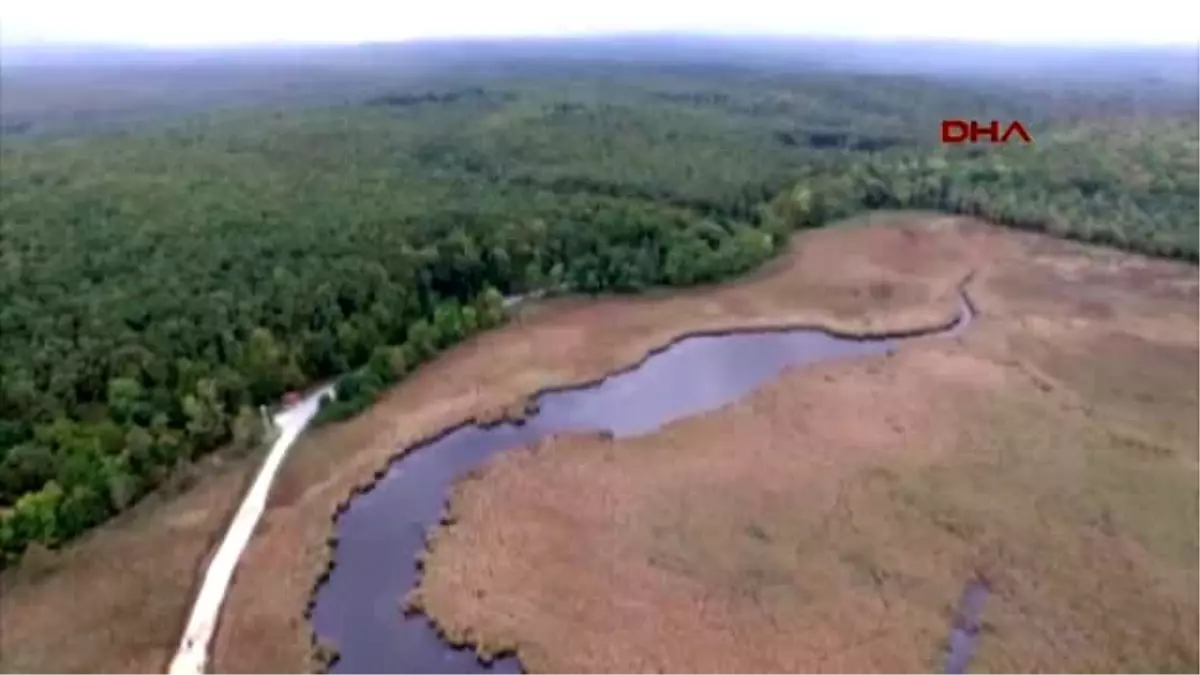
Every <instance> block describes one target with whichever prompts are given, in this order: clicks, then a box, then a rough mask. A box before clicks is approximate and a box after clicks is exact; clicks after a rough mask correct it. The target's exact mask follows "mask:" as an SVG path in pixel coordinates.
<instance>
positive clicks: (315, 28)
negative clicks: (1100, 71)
mask: <svg viewBox="0 0 1200 675" xmlns="http://www.w3.org/2000/svg"><path fill="white" fill-rule="evenodd" d="M1198 7H1200V3H1197V2H1196V0H1184V1H1183V2H1176V1H1172V0H1138V1H1137V2H1122V1H1121V0H1110V1H1109V2H1103V1H1098V0H1088V1H1085V2H1075V1H1068V0H1005V1H999V0H994V1H991V2H988V1H987V0H961V1H956V2H949V1H947V0H865V1H864V0H807V1H806V0H732V1H726V2H715V1H713V0H691V1H684V0H599V1H598V2H597V1H595V0H474V1H465V0H391V1H390V2H388V1H385V0H0V41H3V42H4V43H7V44H16V43H27V42H107V43H133V44H144V45H160V46H170V45H178V46H183V45H209V44H236V43H269V42H329V43H346V42H368V41H388V40H398V39H405V38H411V37H435V36H436V37H444V36H468V35H470V36H479V35H551V34H564V33H587V32H617V31H638V30H672V31H697V32H734V33H773V34H781V33H782V34H798V35H830V36H861V37H911V38H917V37H925V38H962V39H971V40H994V41H1006V42H1007V41H1014V42H1050V41H1054V42H1088V43H1094V42H1118V43H1192V44H1194V43H1196V42H1198V41H1200V12H1198V11H1197V8H1198Z"/></svg>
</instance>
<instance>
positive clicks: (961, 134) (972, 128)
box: [942, 120, 1033, 145]
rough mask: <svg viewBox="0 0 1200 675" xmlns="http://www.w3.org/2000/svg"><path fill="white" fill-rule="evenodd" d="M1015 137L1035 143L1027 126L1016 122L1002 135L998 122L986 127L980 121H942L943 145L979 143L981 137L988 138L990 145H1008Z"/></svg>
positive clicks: (992, 122)
mask: <svg viewBox="0 0 1200 675" xmlns="http://www.w3.org/2000/svg"><path fill="white" fill-rule="evenodd" d="M1014 135H1015V136H1019V137H1020V138H1021V140H1022V141H1025V142H1026V143H1032V142H1033V137H1032V136H1030V135H1029V132H1028V131H1026V130H1025V125H1023V124H1021V123H1020V122H1018V121H1016V120H1013V121H1012V122H1011V123H1010V124H1009V125H1008V127H1007V128H1006V129H1005V130H1004V133H1003V134H1001V133H1000V122H999V121H997V120H992V121H991V122H988V123H987V125H986V126H984V125H981V124H980V123H979V121H978V120H942V143H946V144H949V145H957V144H959V143H978V142H979V138H980V136H985V137H987V139H988V142H990V143H1008V141H1009V139H1010V138H1012V137H1013V136H1014Z"/></svg>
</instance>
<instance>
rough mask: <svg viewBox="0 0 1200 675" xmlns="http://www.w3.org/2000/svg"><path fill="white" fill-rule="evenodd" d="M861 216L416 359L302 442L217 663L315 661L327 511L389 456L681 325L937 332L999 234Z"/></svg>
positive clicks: (246, 570) (231, 610) (952, 224)
mask: <svg viewBox="0 0 1200 675" xmlns="http://www.w3.org/2000/svg"><path fill="white" fill-rule="evenodd" d="M869 220H871V221H873V222H874V226H866V227H854V226H845V227H834V228H829V229H824V230H818V231H812V232H807V233H804V234H802V235H799V236H798V237H797V238H796V240H795V245H794V246H793V248H792V249H791V250H790V251H789V252H788V253H787V254H785V256H784V257H783V258H781V259H780V260H778V261H775V262H774V263H773V264H772V265H771V266H770V268H769V269H768V270H765V271H763V272H762V273H759V274H755V275H753V277H752V278H750V279H747V280H744V281H741V282H738V283H734V284H730V285H726V286H717V287H710V288H705V289H700V290H696V291H684V292H680V293H675V294H671V295H668V296H660V297H651V298H605V299H599V300H585V299H576V298H562V299H553V300H548V301H546V302H544V303H539V304H538V305H537V306H536V308H535V309H534V308H531V310H532V311H527V312H522V313H520V314H519V315H518V317H517V319H516V320H515V321H514V322H513V324H512V325H510V326H509V327H507V328H505V329H503V330H500V331H495V332H492V333H488V334H484V335H481V336H478V337H476V338H474V339H472V340H471V341H469V342H468V343H466V344H464V345H461V346H459V347H457V348H455V349H453V350H451V351H450V352H449V353H447V354H446V355H444V356H443V357H442V358H440V359H438V360H437V361H435V362H433V363H431V364H430V365H429V366H427V367H425V368H422V369H421V370H420V371H418V372H417V373H415V374H414V375H413V377H412V378H410V379H409V380H408V381H406V382H405V383H404V384H402V385H400V386H399V387H396V388H394V389H393V390H391V391H390V392H389V393H388V395H387V396H386V397H385V398H384V399H383V400H382V401H380V403H379V404H377V405H376V406H375V407H373V408H372V409H370V410H368V411H366V412H365V413H364V414H363V415H362V416H360V417H359V418H356V419H355V420H352V421H350V422H348V423H346V424H342V425H335V426H331V427H328V428H325V429H320V430H316V431H314V432H313V433H312V434H310V435H307V436H306V437H305V438H304V439H301V441H300V442H299V443H298V444H297V446H296V448H295V449H294V450H293V454H292V457H291V459H290V460H289V463H288V465H287V466H286V467H285V468H284V470H283V472H282V473H281V475H280V477H279V482H278V487H277V489H276V491H275V493H274V494H273V496H272V500H271V505H270V506H269V507H268V511H267V514H266V516H265V517H264V528H263V531H262V532H260V534H259V536H257V537H256V538H255V540H254V541H253V542H252V543H251V545H250V546H249V547H248V548H247V550H246V553H245V556H244V558H243V563H242V569H241V570H240V572H239V575H238V579H237V580H236V581H235V583H234V587H233V589H232V591H231V594H230V596H229V599H228V600H227V603H228V604H227V611H226V614H225V616H224V617H223V619H222V625H221V628H220V629H219V631H218V636H217V640H216V647H215V666H216V668H217V669H219V670H222V671H252V670H263V669H266V670H279V669H284V670H288V669H302V668H312V667H314V665H315V664H314V663H313V662H312V661H311V656H312V653H313V649H312V647H313V645H312V633H311V631H310V629H309V626H308V625H307V623H306V622H304V621H303V619H302V617H303V614H304V612H305V610H306V607H307V604H308V602H309V599H310V596H311V592H312V590H313V587H314V582H315V581H316V579H317V578H318V577H319V576H320V575H321V574H322V572H323V570H324V569H325V567H326V564H327V561H328V555H329V552H328V547H327V539H328V538H329V536H330V535H331V534H332V528H331V516H332V514H333V513H335V512H336V511H337V510H338V509H339V505H341V504H343V503H344V502H345V501H346V500H347V498H348V497H350V496H351V495H352V494H353V493H354V492H356V491H358V490H359V489H360V488H361V487H362V486H365V485H368V484H369V483H371V482H372V481H373V480H374V479H375V477H376V474H377V473H378V472H380V471H381V470H382V469H383V468H384V467H385V466H386V463H387V461H388V459H389V458H390V457H391V456H392V455H394V454H395V453H396V452H397V450H398V449H401V448H404V447H408V446H410V445H412V444H413V443H415V442H416V441H418V440H420V439H422V438H426V437H429V436H432V435H434V434H435V433H437V432H439V431H441V430H442V429H444V428H446V427H450V426H453V425H456V424H459V423H461V422H463V421H464V420H467V419H471V418H474V419H480V420H483V419H497V418H499V417H500V416H501V415H502V414H503V413H504V411H506V410H511V409H514V408H516V409H519V408H520V404H521V402H522V401H523V400H524V399H525V397H527V396H529V395H530V394H532V393H533V392H535V391H537V390H539V389H542V388H544V387H547V386H551V385H565V384H569V383H575V382H582V381H587V380H592V379H595V378H598V377H600V376H602V375H603V374H605V373H608V372H611V371H614V370H617V369H619V368H621V367H624V366H627V365H629V364H631V363H634V362H636V361H637V360H639V359H640V358H641V357H643V356H644V355H645V354H646V353H647V352H649V351H650V350H652V349H654V348H656V347H660V346H661V345H663V344H665V343H667V342H669V341H670V340H671V339H673V338H675V337H677V336H678V335H680V334H682V333H688V332H696V331H713V330H724V329H733V328H739V327H740V328H748V327H767V326H778V325H781V324H783V325H803V324H807V325H820V326H825V327H828V328H831V329H833V330H838V331H841V332H846V333H864V332H885V331H894V330H906V329H909V330H910V329H915V328H923V327H928V326H930V325H936V324H938V323H940V322H942V321H944V320H945V319H946V318H947V317H949V316H953V315H954V312H955V309H956V304H957V291H956V289H957V285H958V283H959V282H960V281H961V280H962V278H963V277H964V276H966V274H967V273H968V272H969V271H970V270H971V269H972V268H973V267H974V263H975V262H976V261H978V260H982V259H983V257H984V256H985V255H986V252H987V249H988V247H989V245H990V244H991V242H992V241H993V238H994V237H995V236H1003V235H998V234H997V233H998V232H999V231H996V230H993V229H992V228H989V227H987V226H985V225H982V224H980V223H976V222H973V221H967V220H963V219H953V218H943V217H939V218H933V219H929V218H925V217H922V216H920V215H913V214H900V215H895V214H888V215H878V216H875V217H874V218H872V219H869ZM399 601H400V599H399V598H397V599H396V602H397V603H399ZM397 606H398V605H397ZM292 617H296V618H295V619H293V618H292Z"/></svg>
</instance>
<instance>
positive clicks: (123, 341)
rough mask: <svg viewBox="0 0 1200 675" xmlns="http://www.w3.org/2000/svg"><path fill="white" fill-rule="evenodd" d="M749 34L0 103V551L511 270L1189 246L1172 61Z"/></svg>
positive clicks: (1185, 99) (1193, 126) (350, 402)
mask: <svg viewBox="0 0 1200 675" xmlns="http://www.w3.org/2000/svg"><path fill="white" fill-rule="evenodd" d="M314 58H315V57H314ZM755 58H756V59H757V60H756V61H755V62H754V63H743V62H738V61H737V60H736V59H731V60H730V61H731V62H730V63H724V64H723V63H717V62H713V60H714V59H712V58H709V60H706V61H696V62H688V61H686V60H685V59H679V58H676V59H661V60H659V61H648V60H644V61H642V62H631V61H630V60H629V59H624V60H618V59H610V60H604V59H603V58H601V56H599V55H595V54H593V55H591V56H589V57H588V58H578V59H575V60H571V61H550V60H545V59H537V58H532V57H530V56H529V55H527V54H524V53H522V54H520V55H515V56H512V57H511V61H509V62H505V61H504V60H503V59H502V58H500V57H497V56H496V55H495V54H491V53H490V52H489V53H488V54H487V58H486V59H485V58H481V59H480V61H479V62H478V63H476V64H475V65H474V66H471V64H470V63H466V64H465V65H464V62H463V59H462V58H458V59H457V60H456V61H455V62H454V67H453V68H447V69H446V70H445V72H443V73H441V74H440V75H436V76H429V77H425V78H423V79H422V78H415V79H414V78H408V77H406V78H400V80H396V81H394V82H393V81H390V80H389V81H388V82H386V85H387V86H384V84H385V83H384V82H383V81H382V80H380V81H379V82H377V83H376V86H375V88H374V90H370V89H371V88H370V87H368V86H367V85H366V84H364V83H363V82H361V81H359V80H362V79H363V78H361V77H359V78H358V80H356V83H355V85H354V87H351V88H349V89H346V88H341V89H337V90H336V91H335V92H333V93H329V94H328V96H327V97H326V100H324V101H320V100H318V101H315V102H314V101H312V100H308V99H306V101H305V102H304V103H303V104H301V103H299V102H296V101H291V102H290V103H288V104H287V105H280V104H277V101H276V100H275V99H271V100H270V101H267V100H264V101H261V102H259V104H247V105H242V106H239V107H236V108H226V109H218V108H203V107H197V108H195V109H192V110H189V111H187V112H186V114H179V115H175V116H170V117H169V118H166V119H161V120H158V121H156V122H154V123H141V124H138V125H133V126H122V125H114V126H111V127H104V128H96V129H88V130H85V131H84V132H79V131H78V130H75V131H73V132H71V133H67V132H61V133H28V132H29V131H30V129H32V128H33V127H36V126H37V123H36V120H37V117H36V115H35V114H34V113H33V112H30V111H36V110H37V106H31V107H27V108H24V109H22V110H23V112H22V113H21V115H15V114H9V115H7V116H6V119H5V126H4V128H5V129H8V132H7V133H6V135H5V136H4V137H3V138H4V144H3V150H2V156H0V162H2V164H0V166H3V184H2V193H0V235H2V236H0V383H2V384H0V551H2V552H3V554H4V556H5V559H6V560H9V561H11V560H12V559H15V558H16V557H18V556H19V555H20V554H21V552H22V551H23V550H24V549H25V548H26V547H27V546H28V545H29V544H30V543H34V542H36V543H39V544H42V545H48V546H55V545H58V544H60V543H62V542H65V541H67V540H68V539H70V538H71V537H73V536H75V535H77V534H79V533H81V532H83V531H84V530H86V529H88V528H89V527H92V526H94V525H96V524H98V523H101V522H103V521H104V520H106V519H107V518H109V517H111V516H112V515H114V514H116V513H118V512H120V511H122V510H123V509H126V508H128V507H129V506H130V505H131V504H133V503H134V502H135V501H137V500H138V499H139V498H140V497H141V496H143V495H145V494H146V493H147V492H148V491H150V490H153V489H155V488H156V487H157V486H159V485H160V484H162V483H163V482H164V481H165V480H167V478H168V477H169V476H170V475H171V474H172V472H174V471H177V470H179V468H180V467H181V465H186V464H187V463H189V462H192V461H194V460H196V459H197V458H198V457H200V456H202V455H203V454H205V453H208V452H210V451H212V450H214V449H215V448H217V447H221V446H225V445H229V444H234V445H237V446H240V447H244V448H252V447H255V446H256V445H257V444H259V443H260V442H261V440H262V436H263V434H264V431H265V430H264V429H263V428H262V426H261V416H260V414H259V412H258V406H260V405H263V404H270V403H272V402H274V401H276V400H278V398H279V397H280V396H281V394H283V393H284V392H285V391H288V390H292V389H298V388H302V387H305V386H308V385H311V384H313V383H316V382H320V381H325V380H328V379H330V378H334V377H337V378H339V379H338V384H337V392H338V396H337V399H336V400H335V401H333V402H330V403H329V404H328V405H327V406H326V407H324V408H323V409H322V411H321V413H320V417H321V419H322V420H323V421H328V420H333V419H338V418H342V417H346V416H348V415H352V414H353V413H354V412H356V411H357V410H359V409H361V408H362V407H364V406H366V405H368V404H369V403H370V402H371V401H373V400H374V397H375V396H376V395H377V394H378V393H379V392H380V391H381V390H382V389H383V388H385V387H386V386H387V385H389V384H391V383H393V382H395V381H397V380H398V379H400V378H402V377H403V376H404V375H405V374H406V373H407V372H409V371H411V370H412V369H413V368H415V367H416V366H418V365H419V364H420V363H422V362H423V361H426V360H428V359H429V358H431V357H433V356H434V355H436V354H437V353H438V352H439V351H441V350H443V349H445V348H447V347H449V346H451V345H453V344H455V343H457V342H459V341H461V340H462V339H464V338H465V337H466V336H468V335H470V334H472V333H474V332H476V331H479V330H482V329H486V328H488V327H492V326H495V325H497V324H499V323H501V322H502V321H503V320H504V307H503V306H504V296H508V295H514V294H521V293H526V292H531V291H550V292H580V293H598V292H634V291H638V290H640V289H643V288H646V287H648V286H676V285H687V284H694V283H699V282H705V281H713V280H717V279H722V278H726V277H728V276H730V275H734V274H737V273H740V272H743V271H746V270H749V269H750V268H752V267H754V266H756V265H758V264H759V263H761V262H762V261H764V260H765V259H767V258H768V257H770V256H771V255H773V254H774V253H776V252H777V251H779V250H780V249H781V248H782V247H783V246H784V245H785V244H786V242H787V240H788V236H789V234H790V233H791V232H793V231H794V230H796V229H799V228H808V227H818V226H821V225H824V224H826V223H829V222H831V221H834V220H836V219H838V218H841V217H843V216H847V215H850V214H853V213H855V212H858V211H861V210H864V209H874V208H919V209H934V210H941V211H946V212H953V213H967V214H974V215H979V216H982V217H985V218H988V219H991V220H994V221H996V222H999V223H1002V224H1005V225H1010V226H1013V227H1020V228H1025V229H1030V230H1040V231H1047V232H1051V233H1054V234H1056V235H1059V236H1064V237H1069V238H1075V239H1079V240H1082V241H1087V242H1094V243H1099V244H1104V245H1110V246H1116V247H1121V248H1125V249H1129V250H1133V251H1139V252H1143V253H1147V254H1152V255H1159V256H1167V257H1173V258H1180V259H1185V260H1190V261H1193V262H1194V261H1196V260H1197V254H1198V250H1200V244H1198V238H1197V224H1198V222H1200V204H1198V199H1197V192H1196V186H1197V183H1198V180H1200V176H1198V169H1197V157H1198V153H1200V145H1198V130H1197V110H1196V96H1195V82H1194V81H1193V82H1192V83H1191V85H1189V86H1190V88H1189V86H1182V88H1179V89H1175V88H1173V87H1174V86H1175V85H1174V84H1172V83H1171V82H1170V81H1169V80H1164V79H1163V78H1161V77H1160V78H1151V79H1150V80H1146V79H1145V78H1142V77H1141V76H1137V77H1131V78H1130V79H1129V80H1128V81H1125V82H1116V83H1114V82H1106V83H1104V86H1099V85H1095V84H1094V83H1093V84H1089V83H1088V82H1085V81H1083V80H1080V81H1079V82H1077V83H1076V84H1075V85H1073V87H1072V88H1056V87H1037V86H1032V85H1031V83H1030V82H1028V81H1024V80H1022V81H1020V82H1015V81H1014V82H1011V83H1009V84H1007V85H1006V84H1005V80H1003V78H1000V79H999V80H998V79H997V77H999V76H993V77H992V78H990V79H989V80H988V83H987V84H986V86H984V85H973V84H971V83H969V82H964V81H962V79H961V77H955V78H948V77H933V76H930V75H928V74H922V73H918V74H912V75H902V74H896V73H891V74H887V75H881V74H872V73H869V72H852V71H850V70H846V71H845V72H841V71H838V70H836V69H833V68H830V67H820V68H817V67H813V66H812V65H811V64H809V63H808V62H806V61H803V60H794V59H793V60H788V59H780V60H778V61H770V60H769V59H768V56H766V55H762V54H759V55H756V57H755ZM744 60H745V59H743V61H744ZM763 61H766V62H768V64H767V65H764V63H763ZM768 65H769V66H770V67H768ZM1063 77H1066V76H1063ZM401 80H402V81H401ZM1035 84H1036V83H1035ZM331 91H333V90H331ZM1064 91H1070V92H1071V93H1070V94H1064V93H1063V92H1064ZM317 98H320V97H317ZM54 100H59V99H54ZM117 107H118V108H119V107H120V106H117ZM59 112H60V113H61V111H59ZM22 115H23V116H22ZM31 115H32V116H31ZM60 117H61V115H60ZM946 117H954V118H965V119H970V118H977V119H1000V120H1011V119H1019V120H1021V121H1022V122H1023V123H1024V124H1025V125H1026V126H1027V127H1028V128H1029V129H1030V131H1031V133H1032V134H1033V136H1034V143H1033V144H1031V145H1024V144H1013V145H1007V146H999V145H997V146H990V145H977V146H964V147H945V146H941V145H939V143H938V134H939V122H940V120H941V119H942V118H946ZM55 119H59V118H55ZM87 119H88V120H89V124H90V121H91V120H92V119H93V118H92V117H88V118H87Z"/></svg>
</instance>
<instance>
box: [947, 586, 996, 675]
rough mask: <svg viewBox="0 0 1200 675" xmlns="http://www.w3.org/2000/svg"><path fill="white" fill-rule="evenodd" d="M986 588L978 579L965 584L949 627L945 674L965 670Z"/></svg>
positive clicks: (970, 654)
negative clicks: (952, 621) (948, 646)
mask: <svg viewBox="0 0 1200 675" xmlns="http://www.w3.org/2000/svg"><path fill="white" fill-rule="evenodd" d="M987 596H988V586H987V584H986V583H984V582H983V581H981V580H979V579H972V580H971V581H969V582H967V586H966V588H964V589H963V593H962V597H961V598H960V599H959V601H958V610H957V611H956V612H955V614H954V624H953V625H952V626H951V627H950V648H949V649H948V650H947V653H946V672H947V673H952V674H954V675H957V674H958V673H964V672H966V670H967V664H969V663H970V662H971V656H972V654H974V653H975V643H976V642H977V641H978V640H979V617H980V616H981V615H982V614H983V603H984V601H985V600H987Z"/></svg>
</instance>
